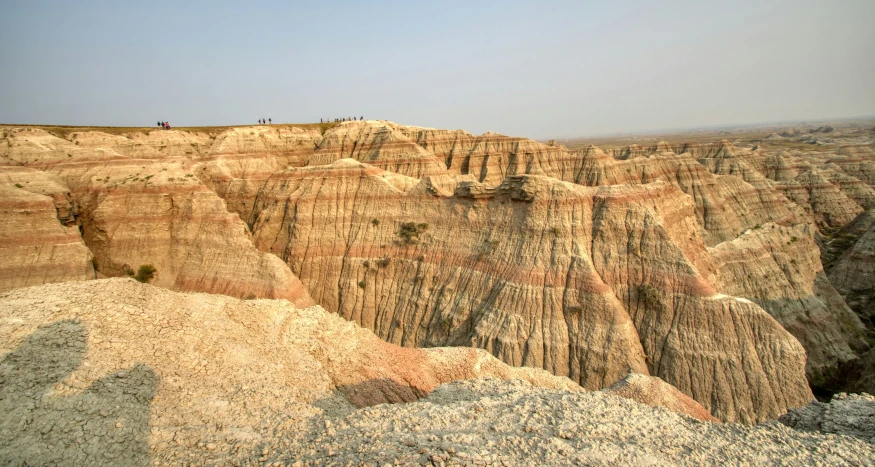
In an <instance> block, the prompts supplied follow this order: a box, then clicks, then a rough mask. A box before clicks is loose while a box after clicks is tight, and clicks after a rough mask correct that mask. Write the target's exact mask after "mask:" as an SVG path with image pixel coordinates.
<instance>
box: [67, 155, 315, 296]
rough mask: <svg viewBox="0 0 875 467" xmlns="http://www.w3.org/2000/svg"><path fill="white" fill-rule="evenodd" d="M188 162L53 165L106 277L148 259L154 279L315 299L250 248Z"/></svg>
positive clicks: (235, 292) (243, 229)
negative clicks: (68, 188) (189, 166)
mask: <svg viewBox="0 0 875 467" xmlns="http://www.w3.org/2000/svg"><path fill="white" fill-rule="evenodd" d="M186 164H187V163H186V161H185V160H182V159H171V158H168V159H166V160H161V161H152V162H150V163H146V162H145V161H143V160H138V159H131V160H117V161H113V162H111V163H106V164H98V165H95V164H90V163H75V162H73V163H69V164H61V165H57V166H55V167H54V168H52V172H53V173H55V174H57V175H58V176H59V177H60V178H62V179H63V180H65V181H66V182H67V183H68V185H69V186H70V187H71V190H72V194H73V197H74V198H76V200H77V202H78V205H79V209H80V214H79V222H80V223H81V225H82V236H83V238H84V240H85V243H86V244H87V245H88V246H89V247H90V248H91V251H92V252H93V253H94V256H95V264H96V266H97V269H98V271H100V272H101V273H102V274H104V275H107V276H121V275H124V274H126V273H127V274H132V271H136V270H137V269H138V267H139V266H140V265H143V264H151V265H153V266H154V267H155V268H157V270H158V273H157V275H156V277H155V279H154V280H153V283H154V284H155V285H159V286H162V287H168V288H171V289H174V290H182V291H200V292H209V293H221V294H226V295H232V296H236V297H241V298H242V297H258V298H261V297H265V298H285V299H289V300H291V301H293V302H294V303H295V304H297V305H299V306H308V305H311V304H313V302H312V300H311V299H310V297H309V295H308V294H307V291H306V290H305V289H304V286H303V285H302V284H301V283H300V281H298V279H297V278H296V277H295V276H294V274H292V273H291V271H290V270H289V268H288V267H287V266H286V265H285V264H284V263H283V262H282V261H280V260H279V259H278V258H276V257H275V256H273V255H271V254H267V253H263V252H260V251H258V250H256V249H255V248H254V247H253V245H252V242H251V240H250V234H249V230H248V228H247V226H246V225H245V224H244V223H243V222H242V221H241V220H240V218H239V217H238V216H237V215H236V214H231V213H229V212H228V211H227V209H226V206H225V203H224V202H223V201H222V199H221V198H219V197H218V196H216V194H215V193H214V192H212V191H210V190H209V189H208V188H207V187H205V186H204V185H203V184H202V183H200V182H199V181H198V179H197V178H196V177H194V175H193V174H192V173H191V172H190V171H189V170H187V169H186Z"/></svg>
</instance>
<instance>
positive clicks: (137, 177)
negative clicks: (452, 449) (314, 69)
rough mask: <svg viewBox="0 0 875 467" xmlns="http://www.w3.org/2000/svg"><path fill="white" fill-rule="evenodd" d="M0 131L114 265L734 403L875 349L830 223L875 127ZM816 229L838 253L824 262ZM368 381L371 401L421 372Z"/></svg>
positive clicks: (865, 202) (774, 397)
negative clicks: (592, 140) (823, 144)
mask: <svg viewBox="0 0 875 467" xmlns="http://www.w3.org/2000/svg"><path fill="white" fill-rule="evenodd" d="M2 131H3V134H2V138H0V161H2V163H5V164H12V165H28V166H31V167H35V168H40V169H43V170H46V171H49V172H50V173H51V174H54V175H57V177H58V178H57V179H56V180H58V181H59V183H60V185H61V186H62V188H64V189H63V190H61V191H58V190H55V189H47V190H48V191H45V190H44V191H40V192H39V193H41V194H47V195H49V196H51V197H52V198H51V199H52V202H53V203H54V205H55V208H56V211H57V212H58V213H59V214H58V218H59V219H61V223H63V224H64V225H81V227H82V232H83V234H84V240H85V243H86V244H87V245H88V246H89V247H90V248H91V250H92V251H93V252H94V255H95V258H96V264H97V267H98V270H99V272H101V273H105V274H109V275H120V274H123V271H124V269H125V268H126V267H129V268H131V269H136V268H137V266H138V265H139V264H145V263H152V264H154V265H155V266H156V267H157V268H158V270H159V272H158V276H157V277H156V279H155V280H154V281H153V282H154V283H155V284H157V285H161V286H164V287H169V288H173V289H177V290H200V291H208V292H213V293H225V294H230V295H235V296H238V297H245V296H248V295H254V296H257V297H285V298H288V299H290V300H294V301H296V303H297V304H299V305H303V304H308V303H311V302H310V298H309V297H310V296H312V297H313V298H315V299H316V301H318V302H319V303H320V304H322V305H324V306H325V307H326V308H327V309H329V310H330V311H336V312H338V313H339V314H340V315H341V316H343V317H345V318H348V319H350V320H352V321H355V322H357V323H360V324H362V325H364V326H366V327H368V328H370V329H373V330H374V331H375V333H376V334H377V335H378V336H380V337H381V338H383V339H386V340H387V341H389V342H392V343H394V344H400V345H402V346H404V347H433V346H444V345H459V346H470V347H479V348H482V349H486V350H487V351H488V352H490V353H492V354H493V355H495V356H498V357H499V358H500V359H501V360H503V361H505V362H507V363H511V364H514V365H526V366H532V367H539V368H544V369H547V370H549V371H550V372H552V373H554V374H556V375H563V376H564V375H567V376H569V377H570V378H572V379H573V380H575V381H578V382H580V383H581V384H583V385H584V386H586V387H588V388H603V387H607V386H608V385H610V384H612V383H614V382H615V381H617V380H619V379H621V378H622V377H623V376H625V375H626V374H627V373H628V371H629V370H630V369H631V370H633V371H635V372H638V373H644V374H650V375H654V376H658V377H660V378H662V379H663V380H665V381H667V382H668V383H671V384H673V385H675V386H676V387H677V388H679V389H680V390H681V391H682V392H683V393H685V394H687V395H688V396H690V397H692V398H694V399H695V400H697V401H699V402H700V403H701V404H702V405H703V406H704V407H706V408H707V409H708V410H709V411H710V412H711V413H712V414H714V415H716V416H718V417H719V418H721V419H724V420H739V421H745V422H755V421H759V420H764V419H768V418H774V417H775V416H777V415H779V414H780V413H782V412H783V411H784V410H785V409H786V408H787V407H791V406H793V405H799V404H803V403H805V402H807V400H808V399H810V397H811V392H810V391H809V389H808V388H807V385H806V381H805V373H806V371H805V370H807V376H808V379H809V380H810V381H811V382H812V383H813V384H815V385H818V384H821V382H823V381H826V380H828V379H829V378H830V377H831V376H834V375H836V374H837V373H839V374H840V373H841V372H842V371H845V370H843V369H847V368H849V366H848V365H851V364H852V363H853V362H855V361H856V360H855V359H856V358H857V356H858V355H859V354H860V353H861V352H864V351H866V349H867V348H868V344H867V342H866V341H865V339H864V337H865V336H863V335H862V333H863V331H865V329H864V328H861V325H862V324H863V323H861V322H860V321H859V320H858V319H856V318H855V317H854V316H853V315H852V314H850V313H849V311H848V307H847V306H846V305H845V303H844V300H843V298H842V296H840V295H839V293H841V294H844V296H845V297H851V296H852V295H853V294H852V292H850V290H858V289H860V287H863V289H862V292H859V293H857V292H854V293H857V295H856V296H862V295H860V294H863V295H865V294H866V293H868V292H866V290H867V289H866V288H865V286H864V285H862V282H861V284H859V285H849V287H847V288H839V291H838V292H837V291H836V289H834V288H833V287H832V285H831V284H830V283H829V278H830V277H833V276H832V273H833V270H832V269H831V268H830V267H832V266H835V265H836V264H838V263H837V261H838V259H837V258H838V257H840V256H841V255H842V254H844V252H845V250H846V249H847V248H837V247H836V248H831V247H829V245H833V244H834V243H835V242H834V240H835V239H837V238H838V237H835V231H836V229H838V228H841V227H842V226H843V225H845V224H847V223H848V222H850V221H851V220H853V219H854V218H855V217H857V216H858V215H859V213H861V212H863V210H864V208H865V207H867V206H869V204H871V202H872V198H873V193H875V192H872V187H871V183H872V178H871V177H870V176H869V175H870V173H869V172H870V171H869V168H871V167H870V165H871V163H872V160H873V158H872V153H871V151H870V150H869V149H868V148H843V149H840V150H836V151H827V150H824V151H820V152H813V151H807V150H798V149H791V150H790V151H783V150H770V149H767V148H763V147H752V148H744V147H738V148H737V147H735V146H733V145H732V144H730V143H729V142H727V141H723V142H717V143H715V144H699V143H696V144H673V143H666V142H660V143H658V144H656V145H653V146H630V147H626V148H621V149H608V150H602V149H599V148H596V147H589V148H585V149H583V150H580V151H569V150H567V149H566V148H565V147H563V146H560V145H556V144H542V143H539V142H535V141H531V140H528V139H525V138H516V137H507V136H502V135H498V134H494V133H485V134H483V135H479V136H477V135H472V134H470V133H467V132H465V131H461V130H456V131H446V130H435V129H427V128H417V127H405V126H401V125H397V124H394V123H391V122H377V121H368V122H347V123H344V124H339V125H335V126H333V127H328V126H326V127H324V128H323V129H321V130H320V129H313V128H309V127H294V126H281V125H277V126H259V127H242V128H231V129H227V130H225V131H224V132H223V133H222V134H219V135H209V134H205V133H204V134H202V133H189V132H178V131H151V132H142V131H138V132H134V133H130V134H126V135H122V136H116V135H110V134H108V133H100V132H74V133H63V134H62V133H58V132H55V133H56V134H55V135H53V134H49V133H46V132H45V131H42V130H36V129H9V128H6V129H3V130H2ZM323 131H324V134H323ZM56 135H57V136H56ZM60 136H63V138H62V137H60ZM775 141H777V140H775ZM794 144H795V143H794ZM67 186H68V187H69V188H66V187H67ZM67 192H69V195H66V193H67ZM57 193H62V194H61V195H58V194H57ZM65 206H66V208H65ZM62 212H66V213H67V214H61V213H62ZM231 213H233V214H231ZM818 230H820V231H818ZM794 238H796V240H795V241H794V240H793V239H794ZM855 238H856V237H855ZM816 242H818V243H819V244H820V246H822V247H823V249H824V250H823V251H824V252H826V253H828V254H832V253H830V252H837V253H836V254H835V258H833V257H832V256H827V257H826V259H824V260H823V261H824V264H828V266H830V267H827V268H826V270H827V272H828V273H830V276H827V275H826V274H825V273H824V271H823V269H822V268H820V267H819V263H820V261H821V259H820V256H819V251H818V250H819V249H818V243H816ZM845 247H848V245H845ZM864 256H865V255H863V256H861V257H860V258H863V257H864ZM278 258H279V259H278ZM855 258H856V256H855ZM794 261H795V262H794ZM852 262H853V263H854V264H856V266H853V267H854V268H863V269H854V271H856V272H854V273H853V274H859V275H861V276H863V279H862V280H865V277H869V276H867V275H868V274H869V273H870V271H868V269H865V266H864V262H865V261H864V260H854V261H852ZM842 267H844V268H850V267H851V266H850V265H849V266H842ZM841 270H842V269H837V270H836V274H838V271H841ZM296 275H297V276H296ZM298 276H299V277H300V279H301V281H299V280H298V278H297V277H298ZM835 277H836V278H838V277H839V276H838V275H836V276H835ZM305 287H306V289H307V290H305ZM308 293H309V294H308ZM735 297H738V298H735ZM858 302H859V301H858ZM858 302H854V305H853V306H852V308H853V310H854V311H857V312H858V313H859V312H860V311H859V309H860V308H859V306H858V305H857V303H858ZM859 303H862V302H859ZM867 303H868V302H867ZM775 320H777V321H775ZM865 322H868V321H867V320H865V319H864V323H865ZM779 323H780V324H779ZM782 325H783V326H782ZM784 328H786V330H785V329H784ZM787 330H789V331H790V332H789V333H788V332H787ZM793 336H795V338H794V337H793ZM797 339H798V341H797ZM799 342H801V344H802V345H801V346H800V344H799ZM803 348H804V350H803ZM806 354H807V356H806ZM472 355H474V354H472ZM405 358H407V357H405ZM410 358H413V357H410ZM471 358H475V357H474V356H472V357H471ZM477 358H479V357H477ZM806 359H807V362H806ZM454 371H455V370H454ZM344 384H345V383H344ZM357 384H358V383H356V382H351V383H350V384H349V385H348V386H349V388H350V389H349V392H348V394H350V395H352V394H358V395H357V396H355V397H360V398H361V401H362V403H367V401H370V400H372V399H373V400H381V399H380V397H383V399H385V400H392V397H395V398H396V399H398V400H407V399H409V397H413V396H416V395H417V394H418V393H416V391H413V392H411V391H412V390H408V389H405V390H401V392H400V393H398V394H396V396H392V397H389V396H386V394H391V393H393V391H392V390H391V388H392V387H393V386H392V385H391V384H390V385H389V386H387V387H383V386H379V385H378V386H377V387H369V388H364V389H363V388H359V387H358V386H356V385H357ZM370 394H377V395H376V396H374V397H373V398H372V396H371V395H370ZM380 394H382V396H380ZM399 394H400V395H399Z"/></svg>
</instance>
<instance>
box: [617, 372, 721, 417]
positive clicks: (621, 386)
mask: <svg viewBox="0 0 875 467" xmlns="http://www.w3.org/2000/svg"><path fill="white" fill-rule="evenodd" d="M602 392H604V393H607V394H611V395H614V396H618V397H622V398H624V399H631V400H633V401H635V402H640V403H642V404H646V405H649V406H651V407H665V408H666V409H669V410H671V411H672V412H675V413H679V414H683V415H688V416H690V417H693V418H695V419H697V420H702V421H704V422H716V421H717V419H716V418H714V417H713V416H711V414H710V413H708V411H707V410H705V408H704V407H702V405H701V404H699V403H698V402H696V401H694V400H693V399H691V398H690V397H689V396H687V395H686V394H684V393H682V392H680V391H678V390H677V389H676V388H675V387H674V386H672V385H670V384H668V383H666V382H665V381H663V380H661V379H659V378H656V377H653V376H645V375H639V374H635V373H629V374H628V375H626V377H625V378H623V379H621V380H620V381H617V382H616V383H614V384H612V385H611V386H610V387H608V388H607V389H604V390H603V391H602Z"/></svg>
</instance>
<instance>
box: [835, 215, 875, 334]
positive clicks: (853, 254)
mask: <svg viewBox="0 0 875 467" xmlns="http://www.w3.org/2000/svg"><path fill="white" fill-rule="evenodd" d="M836 238H837V239H848V240H850V241H851V242H852V243H851V244H850V247H847V249H846V250H844V253H842V254H841V256H839V257H838V258H837V260H836V261H835V263H834V264H833V265H832V267H831V269H830V270H829V280H830V282H831V283H832V284H833V285H835V288H836V290H838V291H839V293H841V294H842V296H843V297H844V298H845V301H847V303H848V306H850V307H851V308H852V309H853V310H854V311H855V312H857V314H858V315H859V316H860V317H861V318H862V319H863V320H865V321H866V322H867V323H869V326H870V327H872V328H873V329H875V283H873V281H872V278H873V277H875V210H869V211H866V212H864V213H862V214H860V215H859V216H858V217H857V218H856V219H855V220H854V221H853V222H852V223H850V224H849V225H847V226H846V227H845V228H844V229H842V230H841V231H840V232H839V233H838V234H837V235H836Z"/></svg>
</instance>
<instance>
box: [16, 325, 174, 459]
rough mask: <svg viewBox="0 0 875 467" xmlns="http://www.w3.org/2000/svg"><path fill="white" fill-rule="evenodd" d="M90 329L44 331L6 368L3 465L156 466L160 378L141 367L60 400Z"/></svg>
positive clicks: (68, 327) (31, 338)
mask: <svg viewBox="0 0 875 467" xmlns="http://www.w3.org/2000/svg"><path fill="white" fill-rule="evenodd" d="M86 342H87V330H86V328H85V326H84V325H82V324H80V323H79V322H77V321H70V320H67V321H58V322H55V323H52V324H48V325H44V326H41V327H39V328H38V329H37V330H36V331H34V332H33V334H31V335H30V336H28V338H27V339H26V340H25V341H24V342H23V343H22V344H21V345H20V346H19V347H18V348H17V349H16V350H15V351H13V352H11V353H9V354H7V355H5V356H4V357H3V359H2V361H0V413H2V414H3V415H2V416H0V463H2V464H4V465H100V464H106V465H148V464H149V415H150V405H151V403H152V399H153V398H154V397H155V392H156V390H157V388H158V377H157V375H156V374H155V373H154V372H153V371H152V369H150V368H149V367H148V366H146V365H136V366H134V367H132V368H130V369H128V370H124V371H119V372H116V373H113V374H112V375H109V376H106V377H104V378H101V379H100V380H98V381H95V382H94V383H93V384H92V385H91V386H90V387H89V388H87V389H86V390H84V391H82V392H79V393H76V394H71V395H59V394H57V393H56V392H55V385H56V384H58V383H60V382H61V381H63V380H64V378H66V377H67V376H68V375H69V374H70V373H72V372H73V371H75V370H76V369H77V368H78V367H79V365H80V364H81V363H82V361H83V359H84V357H85V354H86V350H87V349H86Z"/></svg>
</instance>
